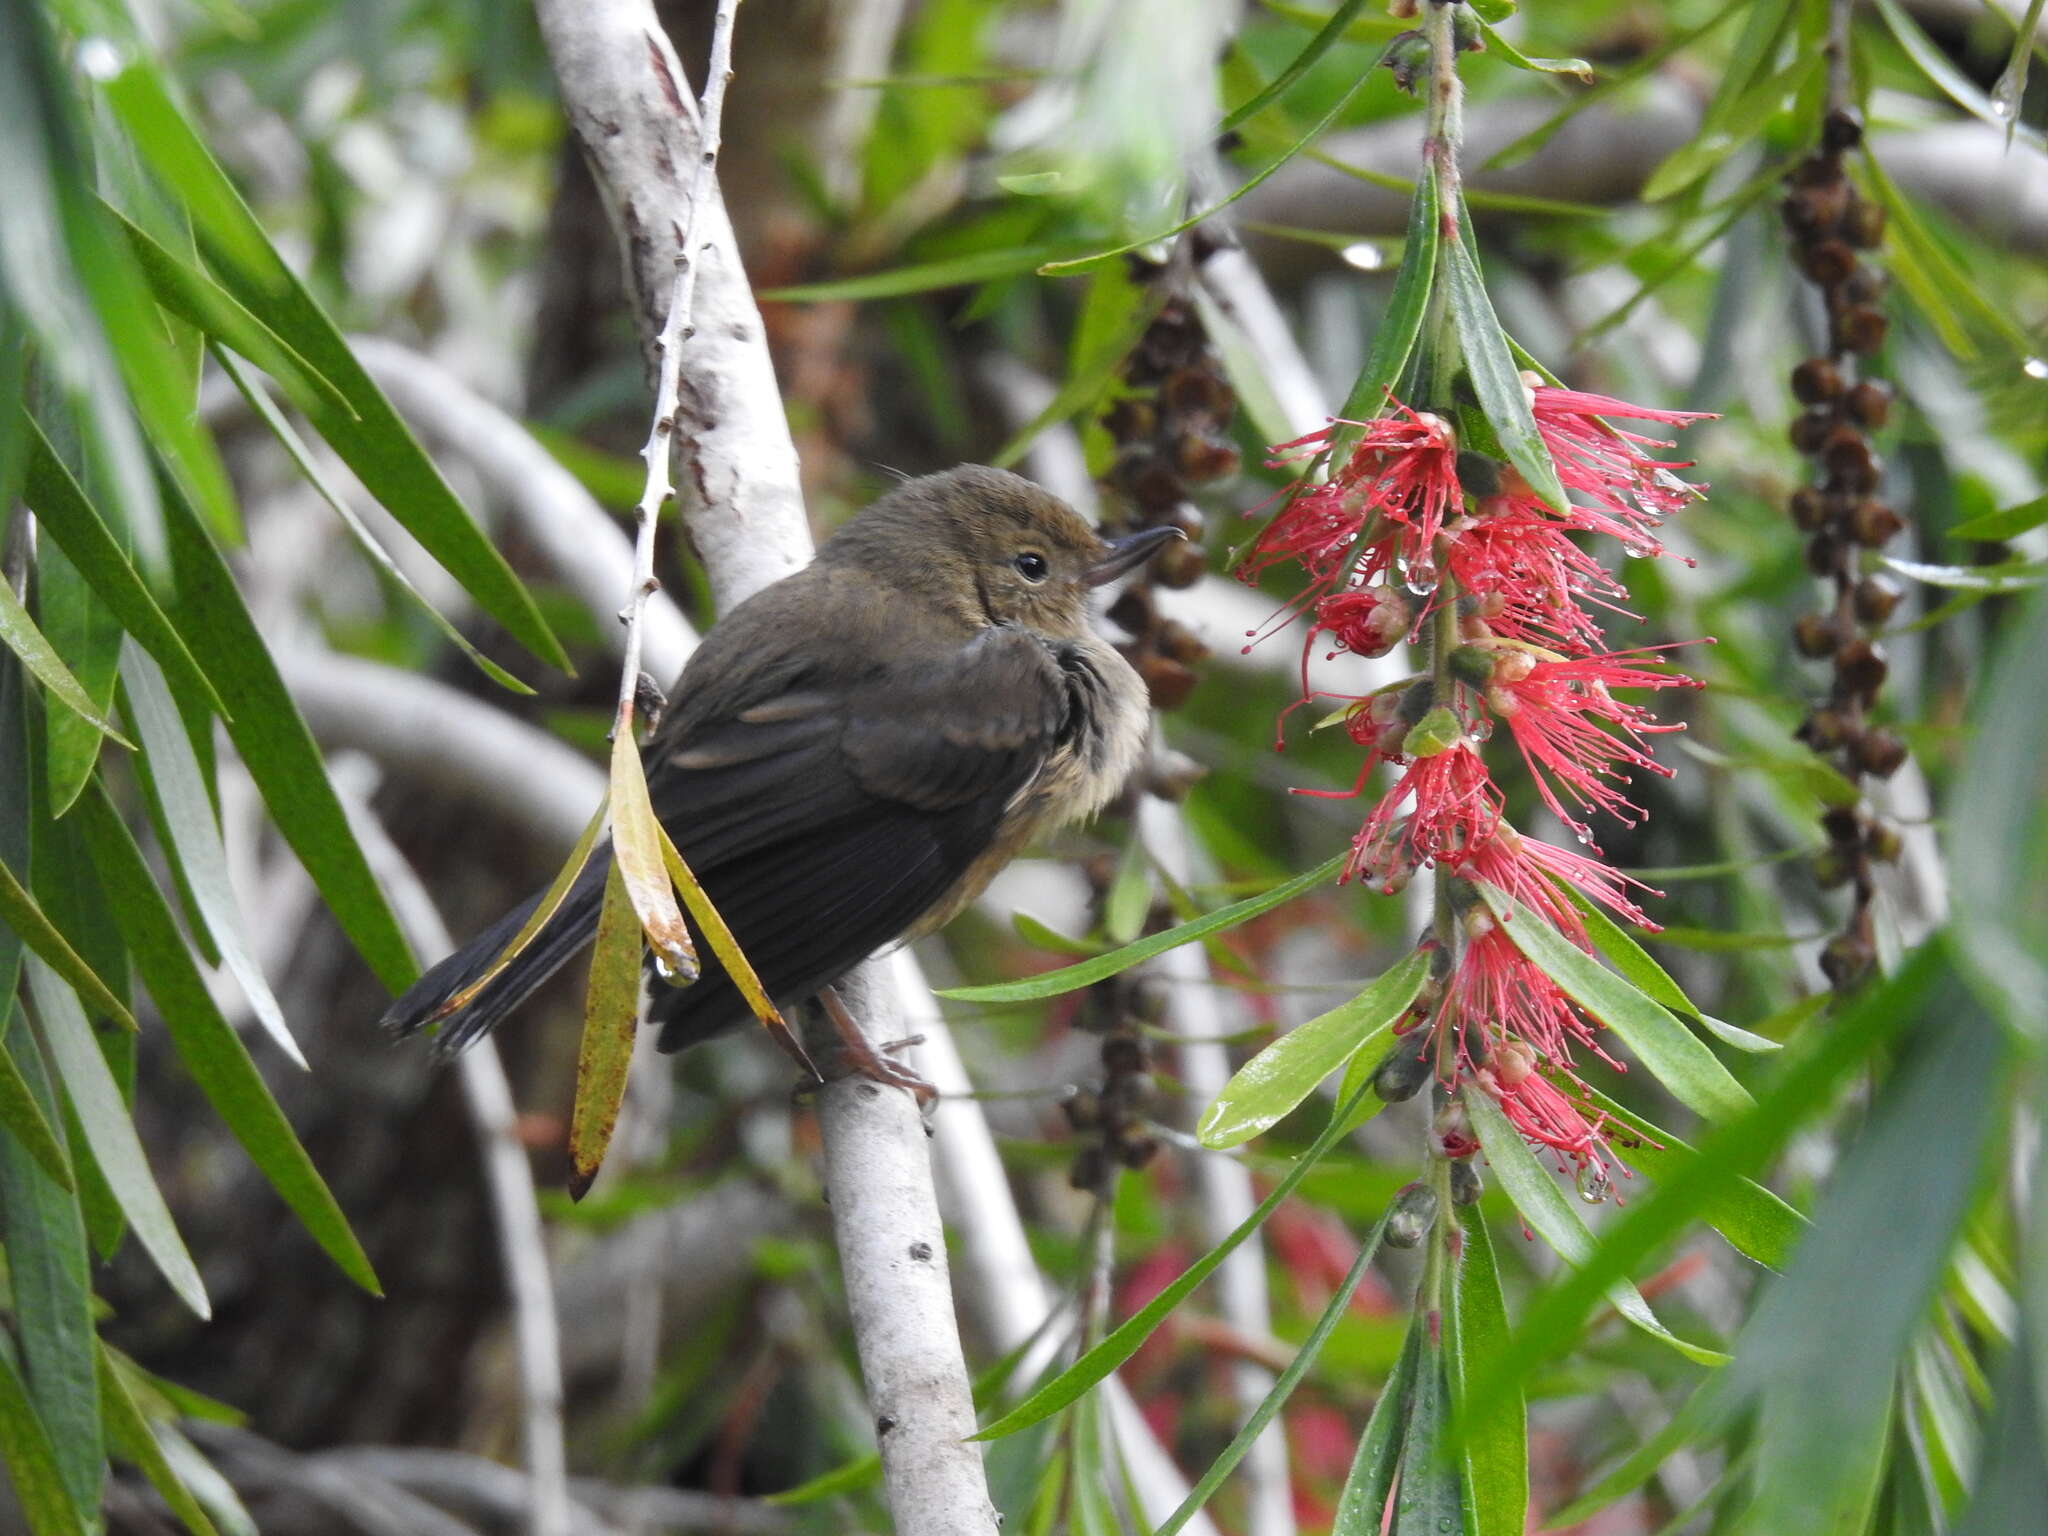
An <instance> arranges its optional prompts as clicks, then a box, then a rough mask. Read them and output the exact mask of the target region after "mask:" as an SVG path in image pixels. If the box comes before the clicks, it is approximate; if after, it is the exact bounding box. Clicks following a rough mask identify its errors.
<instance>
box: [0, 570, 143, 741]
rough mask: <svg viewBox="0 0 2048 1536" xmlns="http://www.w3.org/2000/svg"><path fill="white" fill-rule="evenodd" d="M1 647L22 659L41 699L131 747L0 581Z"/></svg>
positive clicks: (10, 590) (19, 601)
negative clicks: (38, 684)
mask: <svg viewBox="0 0 2048 1536" xmlns="http://www.w3.org/2000/svg"><path fill="white" fill-rule="evenodd" d="M0 645H5V646H6V647H7V648H8V649H9V650H10V651H12V652H14V654H15V655H16V656H18V657H20V658H21V662H22V665H23V666H25V667H27V668H28V669H29V671H30V672H32V673H34V674H35V676H36V678H37V679H38V680H39V681H40V682H41V683H42V685H43V696H44V697H45V698H47V699H49V700H51V701H52V702H53V703H55V704H61V705H62V706H63V707H64V708H66V709H68V710H70V711H71V713H72V714H74V715H76V716H78V718H79V719H81V720H83V721H84V722H85V723H86V724H88V725H90V726H91V727H92V728H93V729H94V730H96V731H98V732H100V733H101V734H102V735H104V736H107V737H110V738H111V739H112V740H114V741H118V742H119V743H121V745H122V746H124V747H133V746H134V745H135V743H134V742H132V741H130V740H129V739H128V738H127V737H125V736H123V735H122V734H121V733H120V732H119V731H117V730H115V729H114V723H113V722H112V721H111V720H109V719H108V718H107V717H106V716H105V715H104V714H102V713H101V712H100V709H99V706H98V705H96V704H94V703H93V701H92V695H91V694H89V693H87V692H86V691H85V687H84V685H83V684H82V683H80V682H79V681H78V679H77V678H75V677H73V676H72V675H71V669H70V668H69V667H67V666H65V665H64V659H63V658H62V657H61V656H59V655H58V654H57V652H56V651H55V649H53V648H52V646H51V645H50V642H49V640H48V639H46V638H45V637H44V635H43V632H42V631H41V630H40V629H37V628H36V621H35V620H34V619H32V618H30V617H29V615H28V610H27V609H26V608H24V607H22V606H21V599H20V598H18V597H16V596H15V595H14V588H13V587H11V586H9V585H8V584H7V583H6V582H4V581H0Z"/></svg>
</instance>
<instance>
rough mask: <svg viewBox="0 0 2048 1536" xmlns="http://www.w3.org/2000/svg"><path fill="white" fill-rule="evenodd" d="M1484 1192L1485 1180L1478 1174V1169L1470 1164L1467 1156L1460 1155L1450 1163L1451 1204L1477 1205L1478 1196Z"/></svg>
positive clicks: (1470, 1161)
mask: <svg viewBox="0 0 2048 1536" xmlns="http://www.w3.org/2000/svg"><path fill="white" fill-rule="evenodd" d="M1485 1193H1486V1180H1484V1179H1482V1178H1481V1177H1480V1176H1479V1170H1478V1169H1477V1168H1475V1167H1473V1166H1472V1160H1471V1159H1470V1158H1469V1157H1461V1158H1459V1159H1458V1160H1457V1161H1456V1162H1454V1163H1452V1164H1451V1204H1453V1205H1477V1204H1478V1203H1479V1197H1480V1196H1481V1195H1483V1194H1485Z"/></svg>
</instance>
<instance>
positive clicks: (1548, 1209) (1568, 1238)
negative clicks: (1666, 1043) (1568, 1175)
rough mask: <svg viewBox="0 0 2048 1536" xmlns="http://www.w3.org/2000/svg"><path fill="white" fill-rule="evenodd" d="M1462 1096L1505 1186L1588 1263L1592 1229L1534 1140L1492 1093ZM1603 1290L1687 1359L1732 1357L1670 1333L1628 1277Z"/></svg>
mask: <svg viewBox="0 0 2048 1536" xmlns="http://www.w3.org/2000/svg"><path fill="white" fill-rule="evenodd" d="M1459 1101H1460V1102H1461V1103H1462V1104H1463V1105H1464V1106H1465V1113H1466V1114H1467V1115H1469V1116H1470V1117H1471V1120H1472V1129H1473V1130H1474V1131H1476V1132H1477V1133H1478V1136H1479V1144H1480V1146H1481V1147H1483V1148H1484V1149H1485V1150H1486V1161H1487V1163H1488V1164H1489V1165H1490V1166H1491V1167H1492V1169H1493V1172H1494V1176H1495V1177H1496V1178H1498V1179H1499V1180H1500V1187H1501V1189H1502V1191H1503V1192H1505V1193H1506V1195H1507V1197H1508V1199H1509V1200H1511V1201H1513V1202H1514V1207H1515V1209H1516V1210H1518V1211H1520V1212H1521V1213H1522V1219H1523V1220H1524V1221H1526V1222H1528V1223H1529V1226H1530V1227H1531V1228H1532V1229H1533V1230H1534V1231H1535V1233H1536V1235H1537V1236H1538V1237H1541V1238H1542V1239H1543V1240H1544V1242H1546V1243H1548V1244H1549V1245H1550V1246H1551V1248H1552V1249H1553V1250H1555V1251H1556V1253H1557V1256H1558V1257H1559V1258H1561V1259H1563V1260H1564V1261H1565V1263H1567V1264H1569V1265H1571V1266H1573V1267H1574V1268H1579V1267H1582V1266H1584V1265H1585V1264H1586V1263H1587V1261H1588V1260H1589V1259H1590V1258H1591V1257H1592V1255H1593V1251H1594V1245H1593V1234H1592V1233H1590V1232H1588V1231H1587V1230H1586V1223H1585V1222H1584V1221H1583V1220H1582V1219H1581V1218H1580V1216H1579V1213H1578V1212H1577V1211H1575V1210H1573V1209H1572V1206H1571V1202H1570V1201H1569V1200H1567V1199H1566V1198H1565V1194H1564V1191H1563V1190H1561V1189H1559V1188H1558V1187H1557V1180H1555V1179H1553V1178H1552V1177H1551V1176H1550V1172H1549V1170H1548V1169H1546V1168H1545V1167H1544V1166H1543V1165H1542V1164H1541V1163H1539V1162H1538V1161H1537V1160H1536V1154H1535V1153H1534V1152H1531V1151H1530V1150H1529V1144H1528V1143H1527V1142H1525V1141H1523V1140H1522V1136H1521V1133H1520V1132H1519V1131H1517V1130H1516V1129H1515V1128H1514V1127H1513V1126H1512V1125H1510V1124H1509V1123H1508V1117H1507V1116H1506V1115H1505V1114H1504V1113H1502V1111H1501V1107H1500V1106H1499V1105H1498V1104H1496V1103H1494V1101H1493V1098H1492V1096H1491V1095H1490V1094H1488V1093H1486V1092H1484V1091H1482V1090H1475V1089H1474V1088H1473V1087H1472V1086H1471V1085H1470V1084H1468V1085H1467V1086H1466V1088H1465V1089H1464V1090H1463V1091H1462V1092H1461V1093H1460V1095H1459ZM1604 1290H1605V1293H1606V1296H1607V1299H1608V1300H1609V1301H1610V1302H1612V1303H1613V1304H1614V1309H1615V1311H1617V1312H1619V1313H1620V1314H1621V1315H1622V1316H1623V1317H1625V1318H1627V1319H1628V1321H1630V1322H1631V1323H1633V1324H1635V1325H1636V1327H1638V1328H1640V1329H1642V1330H1643V1332H1645V1333H1647V1334H1648V1335H1650V1337H1651V1338H1653V1339H1657V1340H1659V1341H1660V1342H1662V1343H1665V1344H1668V1345H1670V1346H1671V1347H1672V1348H1673V1349H1675V1350H1677V1351H1678V1352H1679V1353H1680V1354H1681V1355H1684V1356H1685V1357H1686V1359H1688V1360H1694V1361H1697V1362H1698V1363H1700V1364H1701V1365H1719V1364H1721V1363H1722V1362H1723V1361H1725V1360H1726V1359H1727V1358H1728V1357H1727V1356H1726V1355H1724V1354H1722V1353H1720V1352H1719V1351H1718V1350H1712V1349H1707V1348H1704V1347H1702V1346H1701V1345H1698V1344H1693V1343H1689V1342H1687V1341H1686V1340H1684V1339H1681V1338H1679V1337H1678V1335H1677V1334H1675V1333H1673V1332H1671V1330H1670V1329H1668V1328H1666V1327H1665V1326H1664V1325H1663V1324H1662V1323H1661V1322H1659V1321H1658V1320H1657V1314H1656V1313H1654V1312H1652V1311H1651V1310H1650V1304H1649V1303H1648V1302H1646V1301H1644V1300H1643V1294H1642V1292H1640V1291H1638V1290H1637V1289H1636V1288H1635V1285H1634V1284H1633V1282H1631V1281H1629V1280H1627V1279H1626V1278H1623V1279H1617V1280H1614V1281H1612V1282H1610V1283H1609V1284H1608V1285H1606V1286H1605V1287H1604ZM1492 1397H1493V1394H1492V1393H1491V1392H1490V1391H1488V1390H1487V1387H1486V1385H1484V1384H1481V1385H1478V1386H1476V1387H1475V1389H1474V1393H1473V1400H1474V1401H1476V1402H1489V1401H1492Z"/></svg>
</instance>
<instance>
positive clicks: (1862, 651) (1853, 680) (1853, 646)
mask: <svg viewBox="0 0 2048 1536" xmlns="http://www.w3.org/2000/svg"><path fill="white" fill-rule="evenodd" d="M1890 670H1891V669H1890V666H1889V664H1888V663H1887V662H1886V661H1885V659H1884V647H1883V646H1881V645H1878V644H1877V643H1876V642H1875V641H1871V640H1860V639H1859V640H1851V641H1850V642H1849V643H1848V644H1847V645H1845V646H1843V647H1842V648H1841V649H1840V650H1839V651H1837V652H1835V676H1836V677H1837V678H1839V679H1840V680H1841V683H1842V686H1843V687H1844V688H1847V689H1848V690H1849V691H1850V692H1851V693H1859V694H1863V695H1865V696H1866V697H1867V696H1869V695H1871V694H1874V693H1876V692H1877V690H1878V689H1880V688H1882V687H1883V686H1884V680H1885V674H1886V673H1887V672H1889V671H1890Z"/></svg>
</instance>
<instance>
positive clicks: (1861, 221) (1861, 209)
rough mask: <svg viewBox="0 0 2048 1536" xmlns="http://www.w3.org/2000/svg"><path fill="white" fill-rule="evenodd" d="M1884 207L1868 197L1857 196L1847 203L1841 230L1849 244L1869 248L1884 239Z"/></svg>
mask: <svg viewBox="0 0 2048 1536" xmlns="http://www.w3.org/2000/svg"><path fill="white" fill-rule="evenodd" d="M1884 219H1885V215H1884V208H1883V205H1881V204H1879V203H1873V202H1871V201H1870V200H1869V199H1868V198H1863V197H1859V198H1857V199H1856V200H1855V201H1853V202H1852V203H1850V204H1849V213H1848V217H1847V218H1846V219H1844V220H1843V228H1842V232H1843V233H1844V234H1845V235H1847V236H1848V237H1849V243H1850V244H1851V245H1857V246H1861V247H1862V248H1863V249H1864V250H1866V251H1867V250H1869V249H1870V248H1871V247H1872V246H1875V245H1880V244H1882V243H1883V241H1884Z"/></svg>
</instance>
